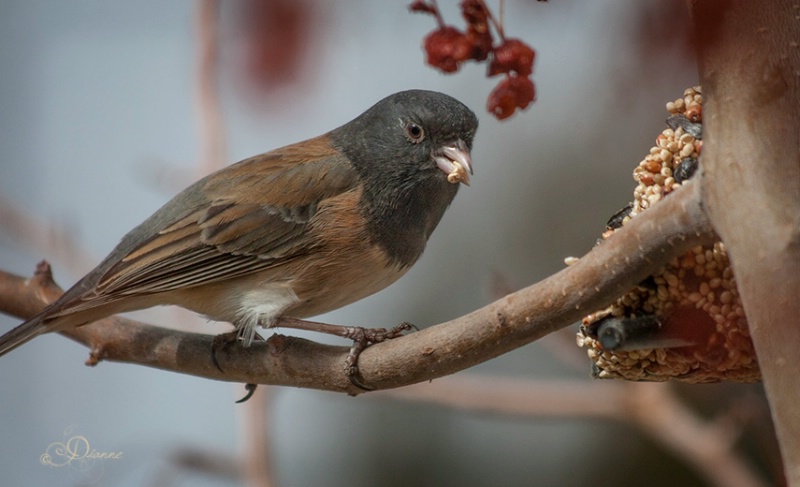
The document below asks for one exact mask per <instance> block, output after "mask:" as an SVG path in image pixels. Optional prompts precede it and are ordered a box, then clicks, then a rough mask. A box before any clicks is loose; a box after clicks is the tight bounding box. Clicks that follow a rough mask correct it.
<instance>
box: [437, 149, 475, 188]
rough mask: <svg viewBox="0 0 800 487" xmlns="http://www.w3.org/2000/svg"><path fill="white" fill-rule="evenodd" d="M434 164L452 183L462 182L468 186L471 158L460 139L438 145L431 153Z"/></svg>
mask: <svg viewBox="0 0 800 487" xmlns="http://www.w3.org/2000/svg"><path fill="white" fill-rule="evenodd" d="M433 158H434V160H435V161H436V166H437V167H438V168H439V169H441V170H442V171H444V173H445V174H447V181H448V182H450V183H453V184H457V183H464V184H466V185H467V186H469V175H470V174H472V159H471V158H470V155H469V150H468V149H467V147H466V145H465V144H464V142H462V141H460V140H459V141H457V142H456V143H455V144H453V145H446V146H443V147H440V148H439V150H437V151H436V152H435V153H434V155H433Z"/></svg>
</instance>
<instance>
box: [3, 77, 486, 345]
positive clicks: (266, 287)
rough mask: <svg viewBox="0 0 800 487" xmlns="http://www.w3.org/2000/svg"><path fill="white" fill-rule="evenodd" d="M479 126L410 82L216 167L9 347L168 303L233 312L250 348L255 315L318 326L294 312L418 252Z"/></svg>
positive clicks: (380, 278)
mask: <svg viewBox="0 0 800 487" xmlns="http://www.w3.org/2000/svg"><path fill="white" fill-rule="evenodd" d="M477 127H478V121H477V119H476V117H475V114H474V113H472V111H470V110H469V109H468V108H467V107H466V106H464V105H463V104H462V103H460V102H459V101H458V100H455V99H454V98H451V97H449V96H447V95H444V94H442V93H436V92H432V91H421V90H411V91H404V92H401V93H396V94H394V95H391V96H389V97H387V98H384V99H383V100H381V101H380V102H378V103H377V104H375V105H374V106H373V107H372V108H370V109H369V110H367V111H366V112H364V113H363V114H361V115H360V116H358V117H357V118H356V119H355V120H353V121H351V122H350V123H347V124H345V125H343V126H341V127H339V128H337V129H335V130H333V131H331V132H328V133H327V134H325V135H322V136H320V137H316V138H313V139H309V140H306V141H304V142H300V143H297V144H293V145H289V146H286V147H283V148H280V149H276V150H274V151H272V152H267V153H266V154H261V155H258V156H255V157H252V158H250V159H246V160H244V161H241V162H239V163H237V164H233V165H231V166H228V167H226V168H224V169H222V170H220V171H218V172H216V173H213V174H211V175H209V176H207V177H205V178H203V179H201V180H200V181H198V182H196V183H195V184H193V185H192V186H190V187H189V188H187V189H186V190H184V191H183V192H181V193H180V194H178V195H177V196H175V197H174V198H173V199H172V200H170V201H169V202H168V203H167V204H166V205H164V206H163V207H161V209H159V210H158V211H156V212H155V213H154V214H153V215H152V216H151V217H150V218H148V219H147V220H145V221H144V223H142V224H141V225H139V226H138V227H136V228H134V229H133V230H132V231H131V232H130V233H128V234H127V235H126V236H125V237H124V238H123V239H122V241H121V242H120V243H119V245H117V247H116V248H115V249H114V250H113V251H112V252H111V254H110V255H109V256H108V257H106V258H105V259H104V260H103V262H101V263H100V265H99V266H97V268H95V269H94V270H93V271H91V272H90V273H89V274H88V275H86V276H85V277H84V278H83V279H81V280H80V281H79V282H78V283H77V284H75V285H74V286H73V287H72V288H70V289H69V290H68V291H67V292H66V293H64V295H63V296H61V298H60V299H58V300H57V301H56V302H54V303H52V304H51V305H50V306H48V307H47V308H46V309H45V310H44V311H42V312H41V313H39V314H38V315H37V316H35V317H34V318H32V319H30V320H28V321H26V322H25V323H23V324H21V325H19V326H18V327H16V328H14V329H13V330H11V331H9V332H8V333H6V334H5V335H3V336H2V337H0V355H3V354H5V353H7V352H9V351H10V350H12V349H14V348H16V347H18V346H19V345H21V344H23V343H25V342H27V341H28V340H31V339H32V338H34V337H36V336H38V335H41V334H42V333H46V332H52V331H59V330H64V329H68V328H70V327H75V326H81V325H84V324H87V323H90V322H92V321H96V320H98V319H101V318H104V317H106V316H109V315H111V314H115V313H120V312H124V311H132V310H137V309H143V308H149V307H152V306H156V305H162V304H173V305H178V306H182V307H184V308H188V309H190V310H193V311H196V312H197V313H200V314H202V315H205V316H207V317H209V318H211V319H214V320H219V321H227V322H230V323H233V324H234V325H235V326H236V328H237V330H238V333H239V336H240V337H241V338H242V340H243V342H244V345H245V346H247V345H249V344H250V343H251V341H252V340H253V337H254V336H255V330H256V327H257V326H263V327H270V326H275V325H280V326H288V327H299V328H306V329H308V328H311V329H314V327H313V326H312V327H309V326H306V325H303V324H302V323H300V322H299V320H298V319H299V318H305V317H309V316H313V315H317V314H321V313H325V312H327V311H331V310H334V309H336V308H339V307H341V306H344V305H346V304H349V303H352V302H354V301H357V300H359V299H361V298H364V297H366V296H369V295H370V294H373V293H375V292H377V291H379V290H381V289H383V288H384V287H386V286H388V285H389V284H391V283H393V282H394V281H396V280H397V279H398V278H399V277H400V276H402V275H403V274H404V273H405V272H406V271H407V270H408V269H409V268H410V267H411V265H412V264H414V262H416V260H417V259H418V258H419V256H420V255H421V254H422V251H423V249H424V248H425V244H426V242H427V240H428V237H430V235H431V232H433V230H434V228H436V225H437V224H438V223H439V220H440V219H441V217H442V214H443V213H444V211H445V210H446V209H447V207H448V206H449V205H450V203H451V201H452V200H453V197H455V195H456V192H457V191H458V186H459V183H465V184H468V183H469V174H470V173H472V166H471V162H470V149H471V148H472V140H473V137H474V135H475V131H476V129H477ZM294 325H298V326H294ZM329 326H330V325H329ZM317 331H327V332H330V330H329V329H325V330H317ZM339 334H341V335H342V336H350V335H349V334H348V333H339ZM367 340H368V341H369V338H368V339H367ZM363 346H364V344H363V343H362V348H363Z"/></svg>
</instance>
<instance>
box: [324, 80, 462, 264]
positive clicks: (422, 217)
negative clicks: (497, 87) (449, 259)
mask: <svg viewBox="0 0 800 487" xmlns="http://www.w3.org/2000/svg"><path fill="white" fill-rule="evenodd" d="M477 129H478V119H477V117H475V114H474V113H473V112H472V111H471V110H470V109H469V108H467V107H466V106H465V105H464V104H463V103H461V102H459V101H458V100H456V99H455V98H452V97H450V96H448V95H445V94H442V93H437V92H434V91H423V90H410V91H403V92H400V93H395V94H394V95H390V96H388V97H386V98H384V99H383V100H381V101H379V102H378V103H376V104H375V105H373V106H372V107H371V108H369V109H368V110H367V111H366V112H364V113H363V114H361V115H359V116H358V117H357V118H356V119H355V120H353V121H352V122H350V123H348V124H346V125H344V126H342V127H340V128H338V129H336V130H334V131H333V132H331V133H330V137H331V141H332V143H333V145H334V146H335V147H336V148H337V149H339V150H340V151H342V152H343V153H344V154H345V155H346V156H347V157H348V159H349V160H350V161H351V162H352V163H353V165H354V166H355V168H356V170H357V171H358V173H359V176H360V178H361V180H362V181H363V183H364V195H363V200H364V204H363V211H364V212H365V216H367V219H368V221H370V222H371V224H372V225H373V226H375V227H376V228H379V229H380V231H376V232H374V233H375V234H376V235H380V236H381V238H382V239H384V240H386V242H383V244H384V246H385V247H386V246H389V247H391V248H390V249H389V250H390V253H392V254H397V255H396V257H397V259H398V260H399V261H402V262H403V263H409V262H413V261H414V260H416V258H417V257H419V254H421V252H422V248H424V245H425V241H426V240H427V238H428V237H429V236H430V234H431V232H433V229H434V228H435V227H436V225H437V224H438V223H439V220H440V218H441V217H442V214H443V213H444V211H445V210H446V209H447V207H448V206H449V205H450V203H451V202H452V200H453V198H454V197H455V195H456V192H457V191H458V187H459V186H460V184H459V183H462V182H463V183H465V184H469V175H470V174H471V173H472V161H471V159H470V151H471V149H472V142H473V139H474V137H475V132H476V130H477ZM389 240H391V242H390V241H389ZM401 254H402V255H401Z"/></svg>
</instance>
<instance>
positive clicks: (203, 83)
mask: <svg viewBox="0 0 800 487" xmlns="http://www.w3.org/2000/svg"><path fill="white" fill-rule="evenodd" d="M197 5H198V7H197V76H196V82H197V84H196V87H195V102H196V104H197V120H198V125H199V133H198V137H199V139H200V143H201V144H203V146H202V150H201V151H200V154H202V158H203V162H202V164H201V165H200V173H201V176H205V175H207V174H211V173H212V172H214V171H216V170H217V169H219V168H221V167H222V165H223V164H224V162H225V158H226V152H227V151H226V148H225V145H226V144H225V131H224V130H223V122H222V107H221V104H220V101H219V95H218V89H217V72H218V69H217V67H218V60H219V43H218V37H219V32H218V31H219V28H218V25H217V24H218V22H217V20H218V17H219V9H220V5H219V2H218V1H217V0H202V1H200V2H199V3H198V4H197Z"/></svg>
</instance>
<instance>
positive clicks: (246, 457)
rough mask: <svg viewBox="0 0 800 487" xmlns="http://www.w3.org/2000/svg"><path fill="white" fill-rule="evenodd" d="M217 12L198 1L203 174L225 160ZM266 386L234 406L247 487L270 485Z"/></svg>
mask: <svg viewBox="0 0 800 487" xmlns="http://www.w3.org/2000/svg"><path fill="white" fill-rule="evenodd" d="M219 11H220V2H219V1H218V0H202V1H200V2H199V3H198V4H197V42H196V45H197V49H198V52H197V76H196V82H197V85H196V91H195V93H196V102H197V120H198V126H199V138H200V143H201V144H202V147H201V151H200V153H201V157H202V163H201V164H200V174H201V176H204V175H206V174H210V173H212V172H214V171H216V170H217V169H219V168H221V167H222V166H223V165H224V163H225V158H226V148H225V146H226V144H225V127H224V122H223V117H222V103H221V102H220V100H219V86H218V83H217V74H218V71H219ZM267 410H268V396H267V389H266V388H263V387H262V388H261V389H259V390H257V391H255V392H254V393H253V395H252V397H251V398H250V400H249V401H247V403H246V404H244V406H243V407H242V408H239V409H237V415H238V419H239V423H240V424H239V438H240V441H241V451H240V453H239V455H241V458H242V469H241V472H242V475H243V480H244V482H245V484H246V485H248V486H249V487H270V486H271V485H274V484H275V482H273V480H272V478H271V474H272V469H271V468H270V459H271V455H270V453H269V452H270V448H269V445H270V443H269V428H268V427H267V416H268V414H267Z"/></svg>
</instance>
